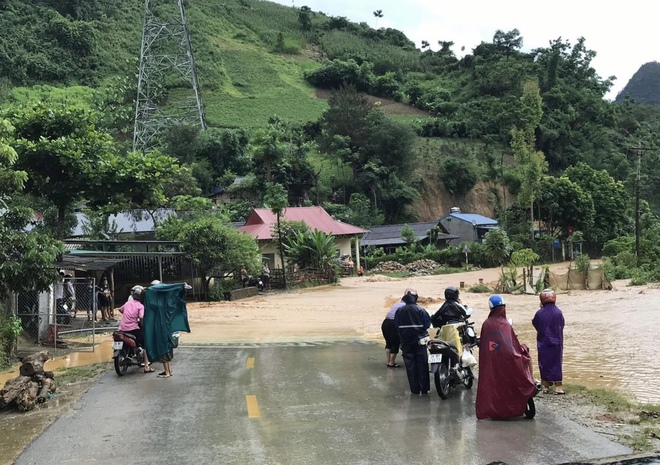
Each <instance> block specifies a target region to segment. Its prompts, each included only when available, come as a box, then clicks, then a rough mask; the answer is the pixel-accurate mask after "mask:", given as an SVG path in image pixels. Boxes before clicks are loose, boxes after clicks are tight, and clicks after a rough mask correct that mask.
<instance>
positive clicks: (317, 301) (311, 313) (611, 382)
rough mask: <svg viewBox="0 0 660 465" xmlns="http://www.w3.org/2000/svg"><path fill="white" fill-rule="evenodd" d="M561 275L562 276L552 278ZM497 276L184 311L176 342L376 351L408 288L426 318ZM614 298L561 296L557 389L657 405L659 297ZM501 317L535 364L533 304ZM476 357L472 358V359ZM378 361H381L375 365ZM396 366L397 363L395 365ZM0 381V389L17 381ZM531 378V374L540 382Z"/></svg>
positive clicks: (77, 359)
mask: <svg viewBox="0 0 660 465" xmlns="http://www.w3.org/2000/svg"><path fill="white" fill-rule="evenodd" d="M559 271H561V270H559ZM498 273H499V270H497V269H494V270H493V269H491V270H479V271H473V272H469V273H460V274H456V275H438V276H421V277H412V278H406V279H397V278H387V277H385V276H374V277H369V278H344V279H342V282H341V284H340V285H338V286H322V287H318V288H310V289H305V290H295V291H289V292H273V293H265V294H263V295H259V296H257V297H253V298H250V299H245V300H240V301H236V302H212V303H191V304H189V305H188V313H189V319H190V325H191V329H192V333H191V334H185V333H182V335H181V343H182V344H216V343H228V342H229V343H263V342H268V343H280V342H296V341H310V340H312V341H341V340H345V339H367V340H370V341H375V342H378V343H380V344H382V341H383V339H382V334H381V330H380V325H381V323H382V320H383V317H384V316H385V314H386V313H387V310H388V309H389V307H390V306H391V305H392V303H394V302H396V301H398V300H399V298H400V295H401V294H402V292H403V289H405V288H407V287H414V288H416V289H417V290H418V291H419V293H420V299H421V301H422V305H424V306H425V307H426V308H427V309H429V310H430V311H432V312H434V311H435V310H436V309H437V308H438V307H439V306H440V304H441V303H442V301H443V299H442V294H443V291H444V288H445V287H446V286H449V285H457V284H458V282H457V281H459V280H460V281H464V282H465V288H466V289H469V288H470V287H471V286H472V285H475V284H477V283H478V282H479V280H480V279H483V281H484V283H485V284H488V285H490V286H491V287H493V286H494V284H495V282H496V280H497V278H498ZM613 284H614V290H612V291H571V292H570V293H568V294H559V295H558V299H557V305H558V306H559V307H560V308H561V309H562V311H563V313H564V318H565V320H566V328H565V332H564V344H565V347H564V382H565V383H567V384H569V385H570V384H579V385H583V386H587V387H599V388H607V389H616V390H619V391H622V392H625V393H629V394H631V395H633V396H635V398H637V399H638V400H639V401H641V402H648V403H658V404H660V391H658V390H656V388H655V383H656V380H658V379H660V357H656V356H655V354H657V353H659V352H660V289H658V288H657V287H655V286H652V285H649V286H643V287H628V286H627V285H626V284H627V283H626V282H625V281H617V282H614V283H613ZM488 297H489V294H474V293H469V292H467V291H462V292H461V298H462V300H463V302H464V303H466V304H467V305H469V306H471V307H473V308H474V310H475V311H474V315H473V319H474V321H475V322H476V323H477V326H476V327H477V328H480V327H481V324H482V323H483V321H484V319H485V318H486V317H487V315H488V306H487V301H488ZM505 299H506V302H507V315H508V316H509V317H511V318H513V320H514V327H515V329H516V332H517V334H518V336H519V339H520V341H521V342H523V343H525V344H527V345H528V346H529V347H530V349H531V351H532V355H533V360H534V362H536V332H535V330H534V328H533V327H532V324H531V320H532V318H533V316H534V313H535V312H536V310H537V309H538V307H539V298H538V296H533V295H506V296H505ZM476 355H477V356H478V353H477V354H476ZM111 358H112V353H111V350H110V340H109V338H108V339H107V340H104V342H103V343H102V344H101V345H100V346H97V349H96V351H95V352H94V353H92V352H81V353H77V354H69V355H67V356H64V357H61V356H58V357H56V359H55V360H51V361H49V362H48V363H47V365H46V366H47V368H48V369H49V370H55V369H57V368H58V367H70V366H76V365H80V364H90V363H97V362H104V361H110V360H111ZM384 360H385V355H384V352H383V361H384ZM400 360H401V359H399V361H400ZM14 371H15V373H0V383H4V381H5V380H6V379H9V378H13V377H14V376H16V374H17V372H18V370H17V368H16V369H15V370H14ZM538 374H539V373H538V370H537V371H536V375H537V377H538Z"/></svg>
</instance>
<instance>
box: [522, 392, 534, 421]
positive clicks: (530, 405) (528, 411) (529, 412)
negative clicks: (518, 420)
mask: <svg viewBox="0 0 660 465" xmlns="http://www.w3.org/2000/svg"><path fill="white" fill-rule="evenodd" d="M535 415H536V405H535V404H534V398H533V397H530V398H529V400H528V401H527V405H526V406H525V418H529V419H530V420H531V419H532V418H534V416H535Z"/></svg>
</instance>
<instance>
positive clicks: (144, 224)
mask: <svg viewBox="0 0 660 465" xmlns="http://www.w3.org/2000/svg"><path fill="white" fill-rule="evenodd" d="M173 213H174V210H169V209H159V210H157V211H156V212H155V213H154V216H155V217H156V219H157V220H158V221H163V220H164V219H166V218H167V217H168V216H170V215H171V214H173ZM136 217H137V219H136ZM76 219H77V221H78V222H77V224H76V228H75V229H74V231H73V233H72V234H71V237H80V236H84V235H85V233H84V231H83V225H85V224H87V223H88V222H89V221H88V219H87V215H85V213H83V212H77V213H76ZM108 222H109V223H110V224H111V225H112V224H113V223H115V224H116V225H117V232H123V233H146V232H153V231H155V230H156V228H155V227H154V222H153V220H152V219H151V216H150V215H149V214H148V213H146V211H144V212H136V214H134V213H131V212H121V213H118V214H117V215H110V217H109V218H108Z"/></svg>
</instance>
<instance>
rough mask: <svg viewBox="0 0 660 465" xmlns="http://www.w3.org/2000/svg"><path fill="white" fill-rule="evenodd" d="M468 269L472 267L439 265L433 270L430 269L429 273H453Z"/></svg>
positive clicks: (463, 271)
mask: <svg viewBox="0 0 660 465" xmlns="http://www.w3.org/2000/svg"><path fill="white" fill-rule="evenodd" d="M468 271H473V270H472V269H465V268H452V267H449V266H441V267H440V268H436V269H435V270H431V271H430V274H454V273H466V272H468Z"/></svg>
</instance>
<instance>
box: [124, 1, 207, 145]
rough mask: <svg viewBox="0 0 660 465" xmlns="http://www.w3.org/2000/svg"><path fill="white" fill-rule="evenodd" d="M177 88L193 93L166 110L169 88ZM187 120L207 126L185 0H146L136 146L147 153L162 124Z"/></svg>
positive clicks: (172, 123) (135, 131)
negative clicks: (184, 5)
mask: <svg viewBox="0 0 660 465" xmlns="http://www.w3.org/2000/svg"><path fill="white" fill-rule="evenodd" d="M175 4H176V7H175ZM175 86H176V87H183V88H187V89H188V94H189V95H188V96H186V95H184V96H183V97H182V100H181V101H179V102H177V105H176V107H174V106H172V105H171V106H170V107H167V108H163V105H161V102H162V100H163V93H164V92H165V89H166V87H175ZM183 123H189V124H192V125H197V126H199V127H200V128H201V129H206V116H205V114H204V106H203V104H202V97H201V94H200V87H199V80H198V78H197V69H196V66H195V59H194V55H193V49H192V44H191V42H190V33H189V31H188V24H187V22H186V12H185V9H184V7H183V1H182V0H145V1H144V23H143V27H142V45H141V47H140V69H139V74H138V89H137V99H136V105H135V127H134V132H133V150H134V151H142V152H148V151H149V150H150V149H151V148H152V147H153V144H154V142H155V140H154V138H155V137H156V136H157V135H158V134H159V133H160V132H161V131H162V130H163V129H164V128H166V127H169V126H172V125H176V124H183Z"/></svg>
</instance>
